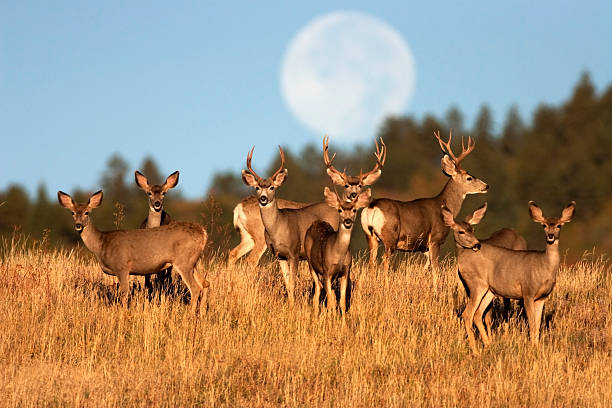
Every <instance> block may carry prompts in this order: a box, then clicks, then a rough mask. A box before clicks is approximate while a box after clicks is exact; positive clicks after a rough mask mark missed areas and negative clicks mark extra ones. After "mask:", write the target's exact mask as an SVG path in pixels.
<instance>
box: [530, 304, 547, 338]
mask: <svg viewBox="0 0 612 408" xmlns="http://www.w3.org/2000/svg"><path fill="white" fill-rule="evenodd" d="M544 302H546V299H538V300H536V301H535V304H534V306H535V316H534V320H535V326H534V327H535V336H533V337H534V338H535V343H537V342H538V340H539V339H540V326H541V325H542V312H543V311H544Z"/></svg>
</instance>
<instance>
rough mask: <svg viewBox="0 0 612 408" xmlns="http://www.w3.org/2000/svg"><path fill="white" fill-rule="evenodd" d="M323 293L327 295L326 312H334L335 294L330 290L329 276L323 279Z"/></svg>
mask: <svg viewBox="0 0 612 408" xmlns="http://www.w3.org/2000/svg"><path fill="white" fill-rule="evenodd" d="M325 293H326V295H327V310H336V294H335V293H334V290H333V289H332V284H331V276H326V277H325Z"/></svg>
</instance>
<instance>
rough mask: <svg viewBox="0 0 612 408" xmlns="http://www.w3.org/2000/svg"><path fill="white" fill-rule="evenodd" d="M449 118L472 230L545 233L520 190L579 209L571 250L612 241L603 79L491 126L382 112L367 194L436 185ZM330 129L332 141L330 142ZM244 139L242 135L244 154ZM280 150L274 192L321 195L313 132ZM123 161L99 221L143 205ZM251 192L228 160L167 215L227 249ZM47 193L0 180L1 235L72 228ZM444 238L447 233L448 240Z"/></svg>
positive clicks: (113, 221)
mask: <svg viewBox="0 0 612 408" xmlns="http://www.w3.org/2000/svg"><path fill="white" fill-rule="evenodd" d="M450 128H452V129H453V135H454V138H453V139H454V142H455V144H454V145H455V146H456V148H457V149H460V147H459V143H460V142H459V140H460V136H461V135H465V136H467V135H468V134H469V135H471V136H472V137H473V138H474V139H475V141H476V149H475V150H474V152H473V153H472V154H471V155H470V156H469V157H468V158H467V159H466V161H465V165H464V167H465V168H466V169H468V170H469V171H470V173H472V174H474V175H475V176H477V177H479V178H481V179H483V180H485V181H486V182H487V183H488V184H489V185H490V186H491V188H490V191H489V193H488V194H485V195H474V196H470V197H469V198H468V199H466V201H465V202H464V205H463V209H464V211H463V213H467V212H471V211H473V210H474V209H475V208H476V207H477V206H479V205H480V204H481V203H482V202H484V201H487V202H488V203H489V209H488V212H487V215H486V217H485V219H484V221H483V222H482V226H479V228H478V230H477V233H478V235H479V236H483V237H484V236H487V235H488V234H489V233H491V232H492V231H494V230H496V229H498V228H500V227H502V226H507V227H513V228H516V229H518V230H519V231H520V232H521V233H522V234H524V235H525V237H526V238H527V240H528V242H529V244H530V247H533V248H542V247H543V246H544V238H543V235H542V232H541V230H540V229H539V228H537V226H536V225H535V224H533V223H532V222H531V220H530V218H529V215H528V212H527V202H528V201H529V200H534V201H536V202H537V203H538V205H539V206H541V207H542V209H543V210H544V213H545V214H550V216H557V215H558V214H559V213H560V211H561V208H562V207H563V206H565V205H566V204H567V203H569V202H570V201H571V200H576V202H577V215H576V217H575V219H574V221H572V223H570V224H568V226H567V228H566V231H564V233H563V234H562V239H561V240H562V247H566V248H571V255H572V257H576V256H578V255H580V253H582V251H584V250H591V249H593V248H596V249H597V250H598V251H601V252H610V251H611V250H612V234H610V231H612V182H611V181H610V179H611V176H612V86H611V87H609V88H608V89H607V90H605V91H604V92H603V93H601V94H599V95H598V94H597V92H596V91H595V89H594V87H593V85H592V83H591V81H590V79H589V76H588V75H587V74H583V76H582V77H581V79H580V80H579V82H578V84H577V85H576V86H575V88H574V90H573V93H572V95H571V97H570V98H569V100H568V101H567V102H565V103H563V104H562V105H560V106H550V105H541V106H540V107H538V108H537V109H536V111H535V112H534V113H533V117H532V118H531V121H530V123H529V122H525V121H524V120H523V119H522V118H521V117H520V114H519V112H518V109H517V108H516V107H513V108H511V109H510V110H509V111H508V113H507V115H506V117H505V120H504V121H503V123H502V124H501V126H496V124H495V122H494V117H493V114H492V113H491V110H490V109H489V108H488V107H487V106H483V107H482V108H481V110H480V112H479V114H478V116H477V118H476V120H475V123H474V125H473V126H472V127H471V128H470V127H467V126H466V125H465V123H464V120H463V117H462V114H461V112H460V110H459V109H458V108H457V107H451V108H450V109H449V110H448V112H447V113H446V114H445V115H444V117H443V118H438V117H435V116H426V117H424V118H423V119H422V120H420V121H419V120H416V119H415V118H413V117H410V116H402V117H390V118H388V119H387V120H386V121H385V122H384V123H383V125H382V127H381V129H380V131H379V136H382V137H383V138H384V140H385V143H386V144H387V148H388V154H387V161H386V163H385V167H384V169H383V175H382V177H381V178H380V180H379V181H378V182H377V183H376V184H375V185H374V186H373V195H374V197H383V196H384V197H391V198H397V199H404V200H408V199H414V198H418V197H424V196H431V195H435V194H437V193H438V192H439V191H440V190H441V189H442V187H443V185H444V183H445V182H446V180H447V178H446V177H445V176H444V175H443V174H442V172H441V170H440V157H441V152H440V148H439V146H438V143H437V142H436V140H435V139H434V137H433V132H434V131H436V130H440V132H441V134H442V135H445V137H447V136H448V132H449V129H450ZM496 129H499V130H496ZM331 136H332V140H331V141H332V146H330V150H331V151H337V149H336V148H335V147H334V146H333V135H331ZM248 147H249V146H245V147H244V149H245V157H246V152H247V150H248ZM373 151H374V144H373V140H372V143H370V144H369V145H367V146H357V147H355V148H354V149H353V150H352V151H350V152H347V151H338V156H337V158H336V160H335V162H334V164H335V166H336V167H337V168H339V169H342V168H344V167H346V168H347V171H348V172H349V173H350V174H356V173H358V172H359V169H360V168H363V169H364V171H366V170H368V169H370V168H371V167H372V166H373V164H374V159H373V156H372V152H373ZM285 154H286V167H287V168H288V169H289V176H288V179H287V181H286V182H285V184H284V185H283V187H282V189H281V191H279V195H280V196H281V197H283V198H287V199H292V200H298V201H321V200H322V197H323V186H324V185H329V184H330V182H329V178H328V177H327V176H326V175H325V172H324V164H323V159H322V151H321V145H320V142H317V143H313V144H311V145H309V146H306V147H305V148H304V149H303V150H302V151H301V152H299V153H293V152H292V151H291V150H289V149H286V150H285ZM278 164H279V161H278V158H277V159H276V160H275V161H274V162H273V163H270V164H269V166H268V173H269V172H271V171H274V170H275V169H276V168H277V167H278ZM258 167H259V166H258ZM138 169H140V170H141V171H142V172H143V173H144V174H145V175H146V176H147V177H148V178H149V180H150V181H151V182H155V183H158V182H161V181H163V179H164V178H165V177H166V176H167V175H166V174H163V175H162V174H160V172H159V170H158V168H157V166H156V165H155V163H154V161H153V159H152V158H148V159H146V160H145V161H144V162H143V163H142V164H141V166H140V167H138ZM179 170H180V169H179ZM133 171H134V169H133V168H131V167H130V166H129V165H128V163H127V162H126V161H125V160H124V159H123V158H122V157H121V156H120V155H118V154H115V155H113V156H112V157H111V158H110V159H109V160H108V162H107V170H106V171H105V172H104V174H103V177H102V179H101V187H102V189H103V190H104V200H105V205H103V206H102V207H101V208H100V209H99V210H96V213H94V215H93V217H94V219H95V222H96V225H97V226H98V227H99V228H101V229H111V228H117V227H123V228H135V227H137V226H138V225H139V224H140V222H141V221H142V219H143V218H144V217H145V215H146V213H147V204H146V199H145V196H144V194H143V193H142V192H141V191H140V190H138V188H137V187H136V185H135V184H134V181H133ZM262 173H264V172H262ZM179 187H180V183H179ZM53 193H54V192H53ZM73 193H75V194H76V197H78V198H79V199H83V198H84V197H85V195H84V194H83V192H82V191H76V192H73ZM250 193H251V191H250V189H248V188H246V186H244V185H243V183H242V181H241V179H240V169H236V170H235V171H234V172H231V173H217V174H216V175H215V176H214V178H213V181H212V187H211V190H210V191H209V193H208V195H207V197H206V198H205V199H203V200H198V201H187V200H184V199H182V198H181V196H180V192H178V191H174V190H173V191H172V193H171V194H169V197H168V199H167V200H166V203H165V207H166V208H167V211H168V212H169V213H171V215H172V217H173V218H174V219H183V220H194V221H199V222H201V223H204V224H205V225H206V226H207V227H208V229H209V230H210V233H211V234H210V235H211V238H212V241H213V243H212V245H213V247H214V248H218V249H219V250H222V251H225V250H227V248H228V247H229V245H230V244H232V245H233V244H235V243H236V242H237V241H238V235H237V234H236V233H234V232H233V226H232V225H231V223H232V209H233V207H234V206H235V205H236V204H237V203H238V202H239V201H240V199H241V198H242V197H244V196H246V195H248V194H250ZM49 197H50V195H48V194H47V191H46V190H45V187H44V186H40V188H39V189H38V192H37V195H36V197H35V198H34V199H33V200H31V199H30V198H29V197H28V195H27V194H26V192H25V191H24V190H23V188H21V187H19V186H17V185H12V186H9V187H8V188H7V189H6V190H5V191H2V192H0V203H2V202H5V203H4V205H2V206H1V207H0V234H2V235H4V236H7V235H10V234H12V233H13V231H15V229H20V230H22V231H24V232H26V233H28V234H30V236H31V237H32V238H34V239H39V238H40V237H42V236H43V234H44V235H46V236H48V237H49V240H50V241H51V242H52V243H68V242H75V241H76V240H78V235H77V234H76V233H75V232H74V229H73V224H72V222H71V220H70V216H69V214H68V213H67V212H66V211H65V210H64V209H62V208H60V207H59V205H57V203H56V200H55V196H54V194H53V196H52V198H49ZM44 230H47V232H43V231H44ZM353 238H354V243H355V246H356V247H357V248H365V240H364V239H363V233H362V232H361V230H360V228H356V231H355V232H354V234H353ZM451 241H452V238H449V239H448V242H447V248H450V247H451V244H450V242H451Z"/></svg>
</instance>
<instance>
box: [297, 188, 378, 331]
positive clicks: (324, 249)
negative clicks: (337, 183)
mask: <svg viewBox="0 0 612 408" xmlns="http://www.w3.org/2000/svg"><path fill="white" fill-rule="evenodd" d="M323 194H324V196H325V202H326V203H327V205H329V206H330V207H331V208H333V209H334V210H336V211H338V225H339V227H338V231H334V229H333V228H332V226H331V225H329V224H328V223H327V222H325V221H315V222H314V223H313V224H312V225H311V226H310V228H308V230H307V231H306V237H305V238H304V251H305V253H306V258H307V259H308V265H309V267H310V272H311V273H312V279H313V281H314V287H315V292H314V297H313V299H312V303H313V306H314V310H315V313H318V311H319V301H320V297H321V289H322V288H323V286H324V285H325V293H326V295H327V308H328V309H329V310H335V309H336V296H335V294H334V291H333V290H332V280H333V279H338V280H339V282H340V311H341V313H342V318H343V319H344V316H345V314H346V292H347V288H348V281H349V279H350V272H351V265H352V261H353V258H352V256H351V253H350V251H349V244H350V242H351V232H352V231H353V225H354V222H355V217H356V216H357V211H358V210H359V209H361V208H364V207H365V206H366V205H368V203H369V202H370V197H371V194H372V192H371V190H370V189H369V188H368V189H367V190H363V191H361V192H360V193H359V194H358V195H357V197H355V198H354V199H353V201H349V202H347V201H345V200H341V199H340V197H338V194H336V193H335V192H332V191H331V190H330V189H329V188H328V187H325V190H324V193H323Z"/></svg>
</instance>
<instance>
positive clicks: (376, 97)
mask: <svg viewBox="0 0 612 408" xmlns="http://www.w3.org/2000/svg"><path fill="white" fill-rule="evenodd" d="M414 84H415V64H414V58H413V57H412V53H411V51H410V48H409V47H408V44H406V42H405V41H404V39H403V38H402V36H401V35H400V34H399V32H397V31H396V30H395V29H394V28H393V27H391V26H390V25H389V24H387V23H385V22H384V21H382V20H379V19H377V18H374V17H372V16H369V15H367V14H363V13H358V12H345V11H339V12H333V13H329V14H325V15H323V16H320V17H317V18H315V19H314V20H313V21H311V22H310V23H308V24H307V25H306V26H305V27H303V28H302V29H301V30H300V31H299V32H298V33H297V35H296V36H295V37H294V38H293V39H292V40H291V43H290V44H289V47H288V48H287V51H286V53H285V56H284V60H283V63H282V68H281V88H282V93H283V97H284V99H285V102H286V103H287V106H288V107H289V110H290V111H291V112H292V113H293V114H294V115H295V116H296V117H297V118H298V119H299V120H300V121H301V122H302V123H303V124H305V125H306V126H307V127H308V128H310V129H311V130H313V131H314V132H315V133H316V134H317V135H318V136H322V135H323V134H326V133H327V134H329V135H330V136H331V137H332V139H333V138H342V139H344V140H346V141H356V140H364V139H368V138H372V137H374V136H375V135H376V132H377V130H378V128H379V126H380V125H381V124H382V121H383V120H384V118H385V117H386V116H388V115H393V114H400V113H403V112H404V109H405V108H406V106H407V105H408V103H409V102H410V99H411V97H412V94H413V91H414Z"/></svg>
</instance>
